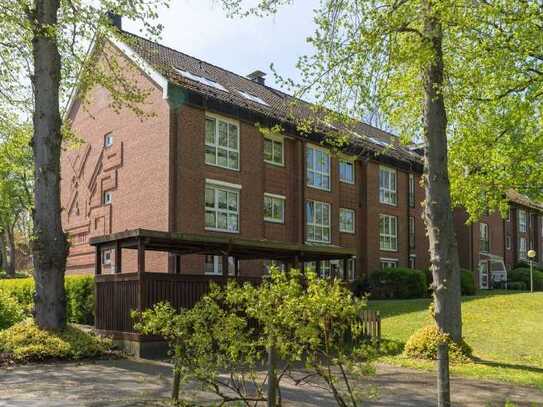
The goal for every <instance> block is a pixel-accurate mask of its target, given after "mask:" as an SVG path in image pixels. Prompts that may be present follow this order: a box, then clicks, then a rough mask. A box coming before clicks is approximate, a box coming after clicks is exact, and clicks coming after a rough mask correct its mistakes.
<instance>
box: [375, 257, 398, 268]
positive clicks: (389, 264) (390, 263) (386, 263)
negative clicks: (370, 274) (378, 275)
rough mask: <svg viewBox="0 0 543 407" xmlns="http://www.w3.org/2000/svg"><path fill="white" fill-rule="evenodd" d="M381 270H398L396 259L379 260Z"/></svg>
mask: <svg viewBox="0 0 543 407" xmlns="http://www.w3.org/2000/svg"><path fill="white" fill-rule="evenodd" d="M379 262H380V264H381V270H384V269H395V268H398V259H381V260H380V261H379Z"/></svg>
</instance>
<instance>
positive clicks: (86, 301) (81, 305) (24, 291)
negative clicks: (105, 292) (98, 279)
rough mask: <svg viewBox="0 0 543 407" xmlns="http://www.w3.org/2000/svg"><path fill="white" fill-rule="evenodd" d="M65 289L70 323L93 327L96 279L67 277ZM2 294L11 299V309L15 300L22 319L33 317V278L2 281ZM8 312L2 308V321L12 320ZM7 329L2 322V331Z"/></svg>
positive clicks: (0, 286) (0, 307) (0, 284)
mask: <svg viewBox="0 0 543 407" xmlns="http://www.w3.org/2000/svg"><path fill="white" fill-rule="evenodd" d="M65 287H66V308H67V318H68V322H71V323H76V324H88V325H92V324H93V323H94V278H93V277H92V276H67V277H66V279H65ZM0 294H1V295H2V297H1V298H7V297H10V298H11V299H12V301H11V302H10V307H11V306H13V300H14V301H15V303H16V305H17V308H18V311H17V312H22V317H29V316H31V314H32V307H33V302H34V280H33V279H32V278H21V279H11V280H0ZM10 310H11V311H9V312H11V314H10V315H13V310H12V308H10ZM7 312H8V310H7V307H2V306H0V314H3V315H0V321H2V320H12V318H11V317H9V318H8V316H7V315H8V314H7ZM4 313H5V314H4ZM22 317H21V318H22ZM10 318H11V319H10ZM21 318H16V319H15V320H13V322H12V323H15V322H17V321H20V320H21ZM8 326H9V325H8ZM6 327H7V326H4V327H2V324H1V322H0V329H5V328H6Z"/></svg>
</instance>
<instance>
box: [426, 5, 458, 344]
mask: <svg viewBox="0 0 543 407" xmlns="http://www.w3.org/2000/svg"><path fill="white" fill-rule="evenodd" d="M422 3H423V6H424V36H425V37H426V39H427V40H428V41H429V46H430V51H431V52H432V54H433V60H432V61H430V62H429V64H428V66H427V67H426V68H425V70H424V91H425V100H424V141H425V143H426V152H425V155H424V180H425V183H426V188H425V194H426V196H425V198H426V199H425V207H424V220H425V223H426V228H427V232H428V239H429V241H430V264H431V267H432V275H433V279H434V283H433V284H434V286H433V289H434V302H435V320H436V323H437V326H438V327H439V328H440V329H441V330H442V331H443V332H445V333H447V334H449V335H450V336H451V337H452V339H453V340H455V341H458V340H460V339H461V337H462V319H461V309H460V266H459V260H458V247H457V243H456V236H455V233H454V224H453V217H452V207H451V195H450V184H449V174H448V160H447V113H446V110H445V102H444V97H443V93H442V89H443V75H444V66H443V50H442V40H443V32H442V27H441V23H440V21H439V17H437V16H436V15H434V12H433V10H432V1H431V0H422Z"/></svg>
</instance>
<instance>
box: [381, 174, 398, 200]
mask: <svg viewBox="0 0 543 407" xmlns="http://www.w3.org/2000/svg"><path fill="white" fill-rule="evenodd" d="M379 202H381V203H384V204H388V205H396V203H397V194H396V170H394V169H392V168H389V167H384V166H381V167H379Z"/></svg>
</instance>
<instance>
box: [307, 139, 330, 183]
mask: <svg viewBox="0 0 543 407" xmlns="http://www.w3.org/2000/svg"><path fill="white" fill-rule="evenodd" d="M306 161H307V163H306V164H307V185H309V186H311V187H314V188H318V189H324V190H326V191H329V190H330V154H328V152H327V151H326V150H324V149H322V148H317V147H311V146H308V147H307V151H306Z"/></svg>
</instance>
